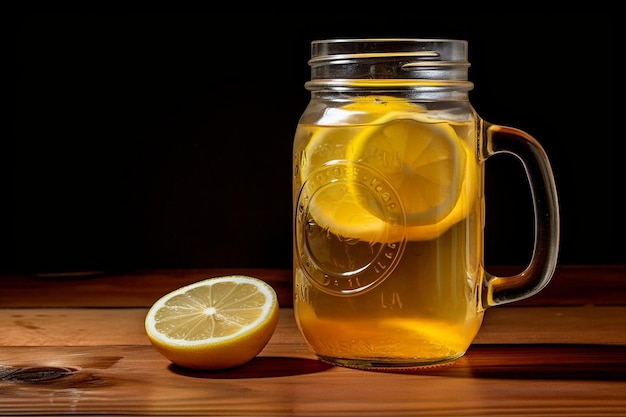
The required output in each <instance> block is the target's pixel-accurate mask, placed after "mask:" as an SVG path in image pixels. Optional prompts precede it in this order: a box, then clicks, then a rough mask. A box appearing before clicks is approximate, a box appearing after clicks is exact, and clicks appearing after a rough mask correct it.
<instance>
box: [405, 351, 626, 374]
mask: <svg viewBox="0 0 626 417" xmlns="http://www.w3.org/2000/svg"><path fill="white" fill-rule="evenodd" d="M403 373H405V374H407V373H408V374H415V375H436V376H448V377H455V378H463V377H467V378H493V379H543V380H546V379H551V380H555V379H563V380H590V381H593V380H598V381H614V380H626V346H612V345H591V344H583V345H570V344H547V345H544V344H540V345H537V344H524V345H517V344H515V345H509V344H500V345H472V346H471V348H470V349H469V350H468V352H467V353H466V354H465V356H463V357H461V358H460V359H458V360H456V361H455V362H452V363H451V364H448V365H443V366H440V367H433V368H426V369H420V370H411V371H405V372H403Z"/></svg>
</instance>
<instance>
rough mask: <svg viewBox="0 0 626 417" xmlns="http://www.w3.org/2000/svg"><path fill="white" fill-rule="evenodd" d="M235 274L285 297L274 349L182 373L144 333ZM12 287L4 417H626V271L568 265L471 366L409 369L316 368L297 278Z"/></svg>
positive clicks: (54, 279)
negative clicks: (174, 303) (193, 286)
mask: <svg viewBox="0 0 626 417" xmlns="http://www.w3.org/2000/svg"><path fill="white" fill-rule="evenodd" d="M500 269H501V271H500V272H503V271H506V270H507V268H500ZM508 269H511V268H508ZM491 270H495V268H491ZM230 273H244V274H248V275H255V276H258V277H260V278H262V279H264V280H266V281H267V282H269V283H270V284H272V285H273V286H274V288H275V289H276V290H277V292H278V295H279V301H280V303H281V316H280V322H279V324H278V328H277V330H276V332H275V334H274V336H273V338H272V340H271V341H270V343H269V344H268V345H267V347H266V348H265V349H264V350H263V351H262V352H261V354H260V355H259V356H258V357H257V358H256V359H254V360H252V361H251V362H249V363H248V364H246V365H244V366H242V367H240V368H236V369H232V370H228V371H221V372H199V371H190V370H184V369H181V368H177V367H175V366H172V365H171V364H170V363H169V362H168V361H167V360H166V359H165V358H163V357H162V356H160V355H159V354H158V353H157V352H156V350H155V349H154V348H153V347H152V346H151V345H150V342H149V341H148V339H147V337H146V335H145V333H144V329H143V319H144V316H145V313H146V312H147V309H148V307H149V306H150V305H151V304H152V303H153V302H154V301H155V300H156V299H157V298H159V297H160V296H161V295H163V294H165V293H166V292H169V291H171V290H173V289H175V288H178V287H180V286H182V285H184V284H187V283H190V282H194V281H197V280H200V279H202V278H206V277H209V276H217V275H224V274H230ZM0 279H1V281H0V415H108V416H111V415H203V416H213V415H219V416H246V415H254V416H285V415H294V416H334V415H358V416H385V417H392V416H485V415H499V416H518V415H519V416H568V417H571V416H585V417H590V416H605V417H606V416H626V382H625V381H626V265H624V266H561V267H559V268H558V270H557V273H556V275H555V277H554V278H553V280H552V282H551V283H550V285H548V287H547V288H545V289H544V291H543V292H542V293H541V294H539V295H537V296H536V297H534V298H532V299H528V300H525V301H522V302H518V303H515V304H512V305H509V306H502V307H496V308H493V309H491V310H489V311H488V312H487V314H486V318H485V322H484V325H483V327H482V329H481V331H480V334H479V335H478V337H477V339H476V340H475V343H474V344H473V345H472V346H471V348H470V350H469V351H468V352H467V354H466V355H465V356H464V357H463V358H461V359H459V360H458V361H456V362H454V363H453V364H451V365H449V366H445V367H440V368H436V369H433V370H430V371H421V372H405V373H401V372H398V373H385V372H373V371H359V370H353V369H347V368H341V367H332V366H329V365H326V364H324V363H322V362H320V361H318V360H317V359H316V358H315V356H314V355H313V354H312V353H311V352H310V351H309V350H308V348H307V346H306V345H305V343H304V341H303V339H302V337H301V336H300V334H299V333H298V330H297V328H296V325H295V322H294V318H293V310H292V308H291V306H292V305H291V272H290V271H285V270H267V269H259V270H251V269H240V270H232V269H207V270H158V271H135V272H124V273H117V274H113V275H107V274H104V273H93V274H85V275H81V274H68V275H59V276H57V275H48V276H42V275H4V276H0Z"/></svg>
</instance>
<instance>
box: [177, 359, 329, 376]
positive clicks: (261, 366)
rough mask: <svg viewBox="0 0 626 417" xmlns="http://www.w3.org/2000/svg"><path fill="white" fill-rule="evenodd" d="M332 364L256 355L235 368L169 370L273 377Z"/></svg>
mask: <svg viewBox="0 0 626 417" xmlns="http://www.w3.org/2000/svg"><path fill="white" fill-rule="evenodd" d="M332 367H333V366H332V365H329V364H326V363H324V362H322V361H319V360H316V359H303V358H288V357H274V356H258V357H256V358H254V359H253V360H251V361H250V362H248V363H246V364H244V365H241V366H239V367H236V368H231V369H225V370H222V371H201V370H193V369H186V368H183V367H180V366H177V365H174V364H172V365H170V367H169V369H170V371H172V372H174V373H177V374H179V375H184V376H190V377H195V378H207V379H246V378H275V377H282V376H293V375H305V374H313V373H317V372H323V371H326V370H328V369H330V368H332Z"/></svg>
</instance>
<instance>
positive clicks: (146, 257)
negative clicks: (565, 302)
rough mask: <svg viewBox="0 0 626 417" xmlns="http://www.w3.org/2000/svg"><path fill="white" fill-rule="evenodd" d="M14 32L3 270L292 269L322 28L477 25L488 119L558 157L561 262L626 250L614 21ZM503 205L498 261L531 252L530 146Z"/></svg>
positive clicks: (503, 161)
mask: <svg viewBox="0 0 626 417" xmlns="http://www.w3.org/2000/svg"><path fill="white" fill-rule="evenodd" d="M8 27H9V28H10V30H11V31H12V37H11V38H10V39H11V41H12V44H13V46H14V48H11V49H10V51H11V52H10V60H9V62H8V66H9V68H10V70H11V71H10V74H11V75H10V76H9V77H8V81H9V90H8V91H9V94H8V97H9V98H10V99H11V100H10V101H12V103H10V104H11V105H10V106H9V113H8V114H9V116H10V118H9V119H10V120H9V122H8V123H7V124H5V128H4V130H3V133H2V135H3V138H2V140H1V142H0V143H1V145H0V146H1V148H0V158H1V161H0V162H1V169H2V172H1V174H2V175H1V177H0V187H1V188H0V190H1V194H0V199H1V206H2V208H1V210H2V213H1V214H2V217H1V218H0V241H1V242H2V243H1V245H2V248H1V249H2V251H1V252H0V269H1V270H2V271H37V272H46V271H63V270H103V269H104V270H112V269H132V268H162V267H166V268H168V267H289V266H290V265H291V144H292V138H293V133H294V131H295V126H296V123H297V121H298V118H299V116H300V114H301V112H302V111H303V109H304V107H305V106H306V104H307V101H308V97H309V95H308V92H307V91H306V90H305V89H304V86H303V84H304V82H305V81H306V80H307V79H308V76H309V68H308V66H307V59H308V57H309V45H310V42H311V41H312V40H314V39H321V38H330V37H449V38H461V39H467V40H468V41H469V42H470V46H469V53H470V61H471V63H472V67H471V69H470V77H471V79H472V81H474V83H475V88H474V90H473V91H472V92H471V95H470V97H471V101H472V103H473V105H474V107H475V108H476V110H477V111H478V113H479V114H480V115H481V116H482V117H483V118H484V119H486V120H488V121H490V122H494V123H499V124H505V125H509V126H513V127H518V128H522V129H523V130H526V131H527V132H529V133H531V134H532V135H533V136H535V137H536V138H537V139H538V140H539V141H540V142H541V143H542V144H543V145H544V147H545V148H546V151H547V153H548V155H549V156H550V159H551V162H552V165H553V168H554V172H555V177H556V181H557V187H558V190H559V196H560V203H561V220H562V235H561V236H562V242H561V252H560V263H562V264H599V263H623V262H626V257H625V256H624V244H623V241H622V240H619V239H618V236H620V235H619V233H620V230H623V224H622V223H623V217H622V213H623V209H621V208H620V209H619V213H618V208H617V203H616V201H617V198H616V195H617V194H619V193H620V192H621V193H623V191H624V181H623V178H624V175H623V173H622V172H623V170H622V168H621V167H618V166H617V165H616V164H617V151H616V147H617V146H618V144H617V139H616V137H615V123H614V121H615V120H616V118H615V110H614V109H615V107H614V106H615V93H614V91H615V88H616V87H615V86H616V80H615V55H616V54H617V53H619V51H617V50H616V44H615V40H614V39H615V34H616V32H615V22H614V18H613V17H611V16H607V15H604V16H603V15H584V16H581V15H485V14H482V15H445V14H437V15H431V14H429V15H422V14H418V13H408V12H406V13H404V12H398V13H396V14H384V13H375V14H371V15H330V14H326V15H269V14H259V15H242V14H203V15H102V14H95V15H94V14H68V15H58V14H57V15H15V16H14V18H13V19H12V21H11V22H10V24H9V25H8ZM11 65H12V67H11ZM11 93H12V94H11ZM620 139H621V138H620ZM620 190H621V191H620ZM487 205H488V211H487V226H486V240H487V242H486V263H487V264H490V265H495V264H524V263H525V262H526V261H527V259H528V256H529V253H530V247H531V243H532V238H533V230H532V223H531V205H530V202H529V194H528V187H527V186H526V184H525V180H524V174H523V171H522V168H521V165H520V164H519V163H518V162H517V160H515V159H514V158H513V157H507V156H499V157H496V158H494V159H493V160H490V161H489V162H488V164H487ZM621 236H623V235H621Z"/></svg>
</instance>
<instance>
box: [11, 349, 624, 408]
mask: <svg viewBox="0 0 626 417" xmlns="http://www.w3.org/2000/svg"><path fill="white" fill-rule="evenodd" d="M288 350H289V352H292V353H293V352H297V351H298V346H290V347H289V349H288ZM2 352H3V356H5V358H10V361H9V362H8V363H6V362H5V365H4V366H3V367H0V415H51V414H52V415H60V414H73V415H96V414H103V415H118V414H121V415H204V416H213V415H219V416H229V415H237V416H247V415H250V416H287V415H298V416H314V415H340V414H341V415H358V416H378V415H384V416H388V417H393V416H408V415H412V416H484V415H508V416H527V417H528V416H545V415H562V416H565V415H567V416H572V417H574V416H585V417H592V416H618V415H624V414H623V413H624V412H626V396H624V388H625V387H626V386H625V384H624V380H625V379H626V347H624V346H601V345H569V346H565V347H564V346H562V345H504V346H501V345H495V346H494V345H484V346H475V347H472V349H471V350H470V351H469V352H468V353H467V355H466V356H465V357H463V358H462V359H460V360H458V361H457V362H455V363H453V364H451V365H448V366H444V367H439V368H433V369H430V370H423V371H419V372H418V371H414V372H404V373H385V372H366V371H358V370H352V369H347V368H339V367H331V366H329V365H326V364H324V363H322V362H319V361H317V360H315V359H312V358H310V357H309V355H302V356H299V355H295V356H294V355H291V356H288V357H285V356H282V355H281V354H279V353H276V352H273V351H271V350H270V351H267V352H264V353H263V354H262V355H260V356H259V357H257V358H256V359H254V360H253V361H251V362H249V363H248V364H246V365H244V366H242V367H239V368H236V369H233V370H228V371H220V372H202V371H190V370H185V369H182V368H178V367H175V366H172V365H170V364H169V363H168V362H167V361H165V360H164V359H163V358H162V357H161V356H159V355H158V354H157V353H156V352H155V351H154V349H152V348H151V347H149V346H144V345H139V346H138V345H109V346H81V347H75V346H56V347H48V346H41V347H6V348H3V349H2ZM5 361H6V359H5Z"/></svg>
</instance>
